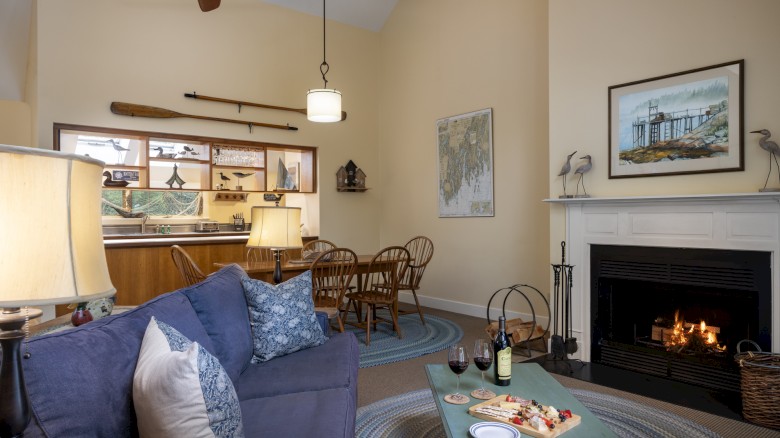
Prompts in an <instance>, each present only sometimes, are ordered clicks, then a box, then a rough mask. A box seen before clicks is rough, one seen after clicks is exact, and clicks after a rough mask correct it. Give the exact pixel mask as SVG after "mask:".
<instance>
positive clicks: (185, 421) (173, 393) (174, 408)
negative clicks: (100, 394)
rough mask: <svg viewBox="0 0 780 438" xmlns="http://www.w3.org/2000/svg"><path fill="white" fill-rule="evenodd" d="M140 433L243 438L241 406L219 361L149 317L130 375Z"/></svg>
mask: <svg viewBox="0 0 780 438" xmlns="http://www.w3.org/2000/svg"><path fill="white" fill-rule="evenodd" d="M133 404H134V406H135V410H136V416H137V417H138V430H139V434H140V436H141V437H167V436H170V437H174V436H192V437H201V436H202V437H218V438H222V437H224V438H228V437H243V436H244V430H243V424H242V422H241V408H240V406H239V403H238V396H237V395H236V390H235V388H234V387H233V383H232V382H231V380H230V377H228V375H227V373H226V372H225V369H224V368H223V367H222V365H221V364H220V363H219V361H218V360H217V359H216V358H215V357H214V356H213V355H211V354H210V353H209V352H208V351H206V349H204V348H203V347H201V346H200V344H198V343H197V342H192V341H190V340H189V339H187V338H186V337H185V336H184V335H182V334H181V333H180V332H179V331H177V330H176V329H174V328H173V327H171V326H169V325H168V324H165V323H163V322H161V321H157V320H156V319H155V318H154V317H152V319H151V321H149V326H148V327H147V329H146V334H145V335H144V339H143V343H142V344H141V353H140V354H139V357H138V364H137V365H136V370H135V375H134V378H133Z"/></svg>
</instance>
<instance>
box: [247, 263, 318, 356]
mask: <svg viewBox="0 0 780 438" xmlns="http://www.w3.org/2000/svg"><path fill="white" fill-rule="evenodd" d="M241 282H242V284H243V285H244V294H245V295H246V301H247V303H248V304H249V323H250V325H251V327H252V342H253V353H252V363H258V362H264V361H267V360H270V359H273V358H275V357H279V356H284V355H286V354H290V353H293V352H296V351H299V350H303V349H306V348H310V347H316V346H317V345H321V344H322V343H324V342H325V341H326V339H327V338H326V337H325V334H324V333H322V328H321V327H320V324H319V322H318V321H317V316H316V315H315V314H314V302H313V301H312V297H311V271H306V272H304V273H303V274H300V275H298V276H295V277H293V278H291V279H289V280H287V281H285V282H283V283H281V284H278V285H273V284H269V283H266V282H264V281H261V280H253V279H250V278H244V279H243V280H241Z"/></svg>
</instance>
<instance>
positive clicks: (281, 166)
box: [54, 123, 317, 193]
mask: <svg viewBox="0 0 780 438" xmlns="http://www.w3.org/2000/svg"><path fill="white" fill-rule="evenodd" d="M54 149H55V150H61V151H64V152H68V153H73V154H77V155H88V156H90V157H92V158H97V159H99V160H102V161H104V162H105V163H106V170H107V171H108V172H109V173H110V175H111V176H110V177H109V179H110V181H107V182H105V183H104V185H105V186H106V188H109V189H110V188H121V189H125V188H130V189H152V190H199V191H208V190H214V191H222V190H230V191H241V192H299V193H315V192H316V191H317V187H316V181H317V175H316V169H317V148H315V147H309V146H293V145H281V144H273V143H261V142H249V141H242V140H228V139H220V138H209V137H199V136H191V135H183V134H166V133H159V132H143V131H130V130H125V129H115V128H99V127H91V126H80V125H67V124H59V123H58V124H55V125H54Z"/></svg>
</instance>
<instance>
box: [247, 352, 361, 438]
mask: <svg viewBox="0 0 780 438" xmlns="http://www.w3.org/2000/svg"><path fill="white" fill-rule="evenodd" d="M298 354H299V353H295V355H296V356H297V355H298ZM356 409H357V408H356V407H355V404H354V398H353V397H352V396H351V394H350V391H349V390H348V389H347V388H339V389H324V390H322V391H311V392H296V393H294V394H282V395H278V396H275V397H268V398H258V399H254V400H248V401H243V402H241V411H242V413H243V417H244V432H245V433H246V436H248V437H249V436H251V437H253V438H263V437H269V438H279V437H327V438H354V437H355V410H356Z"/></svg>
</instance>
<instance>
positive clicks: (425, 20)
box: [369, 0, 550, 318]
mask: <svg viewBox="0 0 780 438" xmlns="http://www.w3.org/2000/svg"><path fill="white" fill-rule="evenodd" d="M380 53H381V69H380V80H379V87H380V96H379V97H380V101H379V102H380V104H379V116H380V119H381V123H380V124H379V129H380V149H379V151H380V152H379V153H380V162H381V174H380V175H378V176H379V177H380V178H378V181H380V182H381V193H380V194H381V200H382V203H381V206H382V221H381V230H380V232H381V236H380V242H381V245H382V246H389V245H394V244H400V245H403V244H404V243H405V242H406V241H407V240H408V239H409V238H411V237H413V236H415V235H418V234H423V235H426V236H429V237H430V238H431V239H432V240H433V242H434V245H435V253H434V256H433V260H432V262H431V264H430V265H429V267H428V270H427V271H426V272H425V276H424V278H423V281H422V289H421V290H420V292H419V293H418V294H421V295H423V300H422V301H423V303H424V304H428V305H432V306H434V307H438V308H444V309H450V310H455V311H458V312H462V313H470V314H474V315H476V316H480V317H484V316H485V313H484V307H485V305H486V304H487V302H488V300H489V298H490V296H491V294H492V293H493V292H495V291H496V290H498V289H500V288H503V287H506V286H511V285H513V284H516V283H528V284H531V285H535V286H537V287H540V288H543V289H544V288H545V287H546V284H547V282H548V278H549V276H550V266H549V263H548V260H549V256H548V251H547V241H548V226H547V219H548V217H547V208H546V206H545V205H544V204H542V203H541V200H542V199H544V198H545V197H546V196H547V193H548V188H547V146H546V145H547V91H546V90H547V3H546V2H542V1H534V0H523V1H518V0H489V1H479V2H477V1H465V0H457V1H454V0H400V1H399V2H398V5H397V6H396V8H395V10H394V11H393V13H392V15H391V17H390V19H389V20H388V22H387V23H386V24H385V27H384V29H383V30H382V32H381V51H380ZM484 108H492V109H493V156H494V196H495V198H494V201H495V216H494V217H489V218H485V217H483V218H439V217H438V191H437V190H438V189H437V188H438V177H437V149H436V128H435V123H436V120H437V119H440V118H443V117H448V116H453V115H457V114H462V113H467V112H471V111H476V110H480V109H484ZM371 176H373V175H372V174H371V172H369V177H371ZM376 181H377V178H374V181H370V184H369V185H374V184H376ZM375 192H376V191H375ZM511 306H512V303H511V302H510V307H511ZM495 317H496V315H493V318H495Z"/></svg>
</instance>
